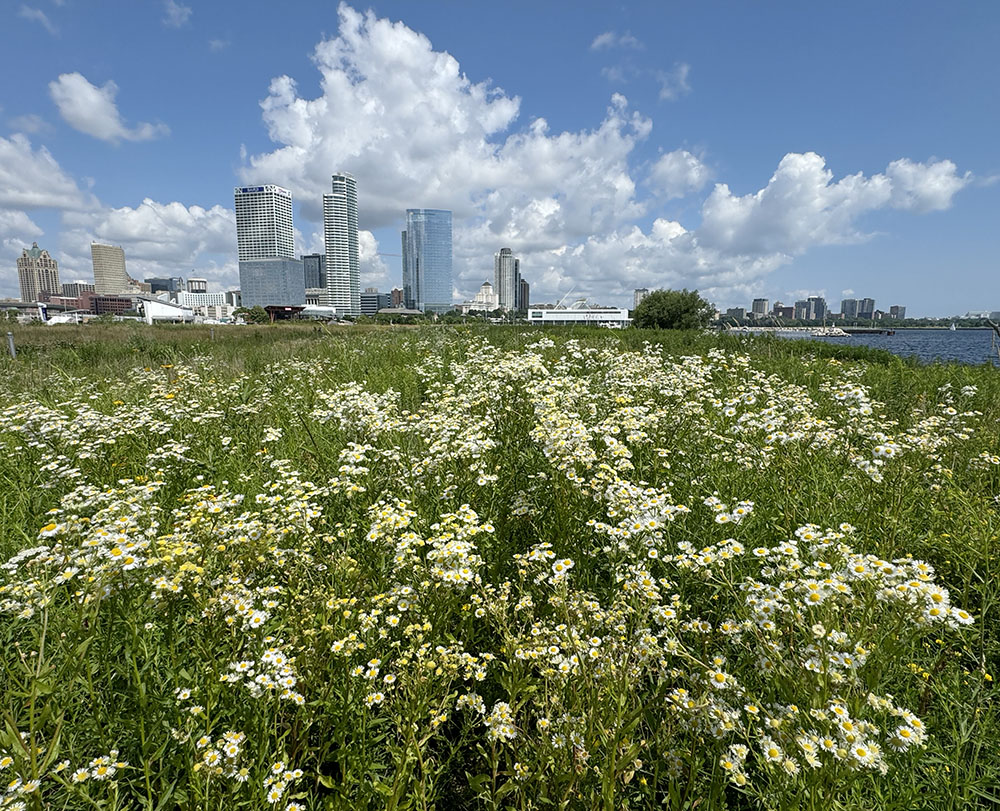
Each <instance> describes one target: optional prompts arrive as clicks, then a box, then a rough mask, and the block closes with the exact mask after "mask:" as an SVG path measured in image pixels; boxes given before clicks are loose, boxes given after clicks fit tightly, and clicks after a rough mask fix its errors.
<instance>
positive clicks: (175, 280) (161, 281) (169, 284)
mask: <svg viewBox="0 0 1000 811" xmlns="http://www.w3.org/2000/svg"><path fill="white" fill-rule="evenodd" d="M146 284H148V285H149V291H150V292H151V293H153V294H156V293H176V292H177V291H178V290H183V289H184V279H183V278H182V277H180V276H170V277H167V278H153V279H146Z"/></svg>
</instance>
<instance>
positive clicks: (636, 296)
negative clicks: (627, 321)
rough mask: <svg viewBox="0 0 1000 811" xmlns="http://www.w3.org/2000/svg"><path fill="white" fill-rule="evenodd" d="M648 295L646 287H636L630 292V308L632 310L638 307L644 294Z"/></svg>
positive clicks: (644, 296)
mask: <svg viewBox="0 0 1000 811" xmlns="http://www.w3.org/2000/svg"><path fill="white" fill-rule="evenodd" d="M648 295H649V288H648V287H637V288H636V289H635V291H634V292H633V293H632V309H633V310H634V309H635V308H636V307H638V306H639V304H640V303H642V300H643V299H644V298H646V296H648Z"/></svg>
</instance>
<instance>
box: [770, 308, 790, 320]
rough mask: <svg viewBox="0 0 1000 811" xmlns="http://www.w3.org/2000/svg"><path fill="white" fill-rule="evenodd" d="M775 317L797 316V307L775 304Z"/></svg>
mask: <svg viewBox="0 0 1000 811" xmlns="http://www.w3.org/2000/svg"><path fill="white" fill-rule="evenodd" d="M773 314H774V317H775V318H788V319H792V318H795V308H794V307H779V306H777V305H776V306H775V308H774V310H773Z"/></svg>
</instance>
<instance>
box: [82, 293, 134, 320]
mask: <svg viewBox="0 0 1000 811" xmlns="http://www.w3.org/2000/svg"><path fill="white" fill-rule="evenodd" d="M91 307H92V309H93V312H94V314H95V315H123V314H124V313H127V312H131V311H133V310H135V300H134V299H133V298H132V297H131V296H102V295H101V294H100V293H98V294H96V295H95V296H94V299H93V302H92V304H91Z"/></svg>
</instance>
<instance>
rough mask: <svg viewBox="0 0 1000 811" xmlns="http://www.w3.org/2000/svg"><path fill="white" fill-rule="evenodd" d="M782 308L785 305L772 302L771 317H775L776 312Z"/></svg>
mask: <svg viewBox="0 0 1000 811" xmlns="http://www.w3.org/2000/svg"><path fill="white" fill-rule="evenodd" d="M784 306H785V305H784V304H782V303H781V302H780V301H776V302H774V307H772V308H771V314H772V315H777V314H778V310H780V309H781V308H782V307H784Z"/></svg>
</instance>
